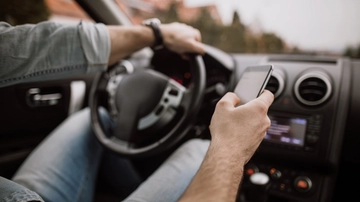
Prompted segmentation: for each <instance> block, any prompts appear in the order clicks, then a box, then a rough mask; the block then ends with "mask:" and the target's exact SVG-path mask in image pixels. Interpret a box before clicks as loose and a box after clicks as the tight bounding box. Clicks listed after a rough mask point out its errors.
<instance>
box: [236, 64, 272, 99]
mask: <svg viewBox="0 0 360 202" xmlns="http://www.w3.org/2000/svg"><path fill="white" fill-rule="evenodd" d="M272 70H273V67H272V65H259V66H250V67H247V68H246V69H245V71H244V73H243V74H242V76H241V77H240V80H239V82H238V84H237V85H236V87H235V90H234V93H235V94H236V95H237V96H238V97H239V98H240V104H245V103H247V102H249V101H250V100H253V99H255V98H257V97H258V96H259V95H260V94H261V93H262V91H263V90H264V88H265V86H266V85H267V82H268V81H269V79H270V76H271V73H272Z"/></svg>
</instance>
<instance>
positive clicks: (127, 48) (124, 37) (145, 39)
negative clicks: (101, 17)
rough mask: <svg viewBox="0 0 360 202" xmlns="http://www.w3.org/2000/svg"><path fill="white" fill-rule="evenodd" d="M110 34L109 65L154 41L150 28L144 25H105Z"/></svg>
mask: <svg viewBox="0 0 360 202" xmlns="http://www.w3.org/2000/svg"><path fill="white" fill-rule="evenodd" d="M107 28H108V30H109V34H110V44H111V49H110V56H109V65H111V64H114V63H115V62H117V61H119V60H120V59H122V58H125V57H126V56H129V55H130V54H131V53H133V52H135V51H138V50H140V49H142V48H145V47H147V46H151V45H152V44H153V43H154V40H155V38H154V35H153V33H152V30H151V29H150V28H148V27H146V26H141V25H137V26H107Z"/></svg>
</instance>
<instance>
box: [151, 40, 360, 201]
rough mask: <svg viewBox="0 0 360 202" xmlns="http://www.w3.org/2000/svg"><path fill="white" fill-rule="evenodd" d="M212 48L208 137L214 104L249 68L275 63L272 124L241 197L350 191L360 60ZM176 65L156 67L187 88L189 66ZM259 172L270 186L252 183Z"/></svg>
mask: <svg viewBox="0 0 360 202" xmlns="http://www.w3.org/2000/svg"><path fill="white" fill-rule="evenodd" d="M207 48H208V49H207V55H205V56H204V62H205V66H206V73H207V85H206V86H207V90H206V95H205V99H204V104H203V109H202V110H201V112H200V115H199V119H198V120H197V125H196V129H197V130H198V131H197V134H201V135H200V137H201V136H202V137H205V138H209V137H210V134H209V131H208V129H207V126H208V124H209V121H210V118H211V114H212V112H213V110H214V107H215V104H216V101H217V100H218V99H220V98H221V96H222V95H223V94H224V93H225V92H227V91H233V90H234V88H235V85H236V83H237V80H238V79H239V78H240V76H241V74H242V72H243V71H244V70H245V68H246V67H247V66H251V65H257V64H273V65H274V71H273V74H272V76H271V78H270V81H269V83H268V85H267V87H266V89H268V90H270V91H271V92H272V93H273V94H274V96H275V99H274V102H273V104H272V106H271V107H270V109H269V113H268V115H269V118H270V119H271V126H270V128H269V129H268V131H267V134H266V137H265V139H264V140H263V142H262V143H261V145H260V147H259V149H258V150H257V152H256V153H255V155H254V156H253V158H252V159H251V160H250V162H249V163H248V164H247V165H246V167H245V175H244V179H243V180H242V184H241V186H240V191H239V194H238V198H237V201H239V202H251V201H264V200H265V198H266V200H267V201H270V202H271V201H286V202H287V201H289V202H290V201H297V202H301V201H314V202H315V201H316V202H317V201H337V200H339V201H340V200H341V199H342V198H341V196H342V194H350V193H348V192H349V189H345V188H344V185H343V184H344V183H345V182H344V181H343V178H344V176H343V175H346V172H344V169H345V170H347V169H349V167H350V168H352V169H354V165H357V167H356V168H359V166H358V165H359V161H358V160H354V159H353V158H352V160H351V161H349V160H348V159H349V157H346V155H349V153H350V156H353V157H354V155H355V154H356V152H355V153H354V151H346V150H347V148H348V147H349V146H352V147H354V146H353V144H354V142H353V141H354V138H355V137H353V136H354V135H353V134H352V132H350V133H349V130H352V128H354V127H355V126H353V125H350V123H352V122H353V121H352V120H359V117H358V115H356V116H352V115H350V114H354V110H355V109H356V110H358V108H359V107H358V105H359V104H357V103H359V102H357V101H358V100H359V96H360V95H359V93H358V92H357V91H356V92H355V90H354V89H356V87H360V86H359V82H358V81H357V79H356V78H359V77H358V76H360V75H359V73H358V72H359V69H360V66H359V64H360V63H359V61H352V60H350V59H348V58H341V57H340V58H334V57H322V56H303V55H243V54H226V53H223V52H221V51H220V50H216V49H214V48H212V47H207ZM170 61H172V63H174V61H176V60H174V58H172V59H170ZM175 63H177V64H180V63H178V62H175ZM178 69H179V68H177V67H176V65H174V66H172V67H170V68H168V66H167V67H165V66H162V67H158V70H159V71H162V72H164V73H165V74H167V75H168V76H170V77H172V78H175V80H177V81H179V82H180V83H181V84H183V85H185V86H186V85H187V84H188V79H189V78H187V77H186V75H187V74H188V72H189V70H184V69H182V70H180V71H179V70H178ZM180 69H181V68H180ZM354 107H355V108H354ZM199 130H200V131H199ZM350 136H351V137H350ZM349 138H351V140H352V142H349V141H348V139H349ZM355 142H359V138H356V141H355ZM344 150H345V151H344ZM357 154H358V151H357ZM254 173H261V174H265V175H266V176H267V178H268V181H267V183H265V184H263V185H258V184H256V183H254V182H253V181H252V180H251V176H252V175H253V174H254ZM254 193H256V194H254ZM259 196H260V198H259Z"/></svg>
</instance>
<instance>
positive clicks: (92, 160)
mask: <svg viewBox="0 0 360 202" xmlns="http://www.w3.org/2000/svg"><path fill="white" fill-rule="evenodd" d="M100 152H101V151H100ZM98 155H99V154H98ZM100 155H101V154H100ZM95 159H96V158H91V163H89V164H88V165H87V166H86V174H85V176H84V178H83V180H82V181H83V183H82V184H81V189H80V193H79V195H78V197H77V198H78V200H77V201H79V202H80V201H82V197H83V196H84V194H83V193H84V187H85V186H84V185H85V184H86V183H87V181H88V180H89V173H90V172H89V169H90V167H91V166H90V165H93V162H94V160H95Z"/></svg>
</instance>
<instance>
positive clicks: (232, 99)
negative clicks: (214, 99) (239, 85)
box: [218, 92, 240, 108]
mask: <svg viewBox="0 0 360 202" xmlns="http://www.w3.org/2000/svg"><path fill="white" fill-rule="evenodd" d="M218 103H219V104H221V105H222V106H224V107H227V108H234V107H236V106H237V105H238V104H239V103H240V98H239V97H238V96H237V95H236V94H235V93H232V92H228V93H226V94H225V95H224V96H223V97H222V98H221V99H220V100H219V102H218Z"/></svg>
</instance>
